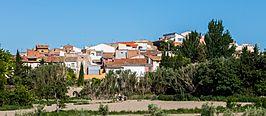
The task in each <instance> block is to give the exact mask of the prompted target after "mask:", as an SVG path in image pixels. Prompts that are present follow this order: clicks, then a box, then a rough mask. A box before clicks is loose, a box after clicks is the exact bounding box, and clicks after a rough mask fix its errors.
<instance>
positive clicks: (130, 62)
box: [104, 58, 150, 77]
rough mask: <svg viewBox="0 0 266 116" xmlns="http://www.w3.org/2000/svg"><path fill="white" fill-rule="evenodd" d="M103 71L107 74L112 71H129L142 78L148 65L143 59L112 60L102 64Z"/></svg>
mask: <svg viewBox="0 0 266 116" xmlns="http://www.w3.org/2000/svg"><path fill="white" fill-rule="evenodd" d="M104 68H105V71H106V72H107V73H108V72H109V71H111V70H113V71H116V70H130V71H131V72H135V73H136V75H137V76H138V77H143V76H144V75H145V73H146V72H148V71H149V69H150V65H149V64H147V60H146V59H145V58H143V59H114V60H113V61H108V62H105V63H104Z"/></svg>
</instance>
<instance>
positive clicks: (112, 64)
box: [105, 58, 147, 67]
mask: <svg viewBox="0 0 266 116" xmlns="http://www.w3.org/2000/svg"><path fill="white" fill-rule="evenodd" d="M105 65H106V66H107V67H121V66H131V65H132V66H136V65H147V59H145V58H139V59H114V60H113V61H107V62H105Z"/></svg>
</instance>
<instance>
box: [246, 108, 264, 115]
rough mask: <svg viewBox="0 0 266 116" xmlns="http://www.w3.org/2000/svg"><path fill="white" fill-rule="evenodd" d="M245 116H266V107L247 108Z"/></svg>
mask: <svg viewBox="0 0 266 116" xmlns="http://www.w3.org/2000/svg"><path fill="white" fill-rule="evenodd" d="M243 116H266V109H265V108H256V107H254V108H248V109H246V111H245V113H244V114H243Z"/></svg>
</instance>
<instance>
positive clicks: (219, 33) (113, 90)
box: [82, 20, 266, 98]
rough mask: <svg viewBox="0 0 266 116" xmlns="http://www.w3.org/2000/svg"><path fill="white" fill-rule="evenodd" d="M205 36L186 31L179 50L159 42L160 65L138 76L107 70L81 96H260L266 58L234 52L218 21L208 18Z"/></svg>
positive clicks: (264, 82)
mask: <svg viewBox="0 0 266 116" xmlns="http://www.w3.org/2000/svg"><path fill="white" fill-rule="evenodd" d="M208 29H209V30H208V32H207V34H206V35H205V43H204V42H200V39H201V38H202V35H201V34H200V33H198V32H196V31H193V32H191V33H190V34H189V35H188V36H187V37H186V39H185V40H184V42H183V45H182V46H179V47H175V46H174V45H173V43H172V42H171V41H168V42H162V43H161V48H160V49H161V50H163V55H162V62H161V67H160V68H159V69H157V70H156V71H155V72H151V73H147V74H146V75H145V76H144V77H142V78H137V76H136V74H135V73H132V72H130V71H116V72H113V71H111V72H109V73H108V74H107V76H106V78H105V79H103V80H97V79H93V80H91V81H89V82H88V83H86V85H85V88H84V89H83V91H82V95H89V97H94V98H95V97H103V96H104V97H108V96H109V97H110V96H114V95H115V94H118V93H120V94H123V95H127V96H131V95H145V94H155V95H175V94H177V97H178V96H179V97H186V96H192V97H193V96H195V97H198V98H199V97H201V96H233V95H234V96H237V95H238V96H239V95H242V96H243V95H244V96H264V95H265V94H266V78H265V77H266V56H265V55H264V53H261V52H260V51H259V48H258V46H255V47H254V49H253V52H250V51H248V49H247V47H245V48H243V50H242V54H236V53H235V52H234V51H235V46H234V44H233V42H234V41H233V39H232V37H231V35H230V33H229V31H228V30H226V31H224V27H223V25H222V22H221V21H215V20H212V21H211V22H210V23H209V26H208Z"/></svg>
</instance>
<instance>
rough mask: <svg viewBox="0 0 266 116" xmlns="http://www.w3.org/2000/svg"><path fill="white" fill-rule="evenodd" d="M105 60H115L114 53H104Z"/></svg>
mask: <svg viewBox="0 0 266 116" xmlns="http://www.w3.org/2000/svg"><path fill="white" fill-rule="evenodd" d="M102 56H103V58H114V53H103V55H102Z"/></svg>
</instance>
